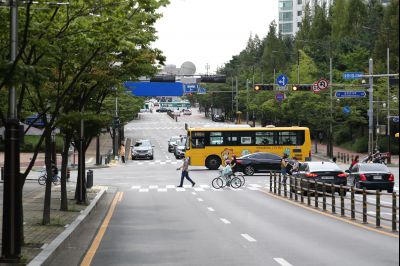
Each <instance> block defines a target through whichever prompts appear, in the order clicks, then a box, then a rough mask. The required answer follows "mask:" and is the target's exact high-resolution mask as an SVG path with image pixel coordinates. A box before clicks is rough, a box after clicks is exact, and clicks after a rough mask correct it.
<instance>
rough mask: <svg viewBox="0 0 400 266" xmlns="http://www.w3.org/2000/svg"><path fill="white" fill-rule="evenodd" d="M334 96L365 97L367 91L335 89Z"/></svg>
mask: <svg viewBox="0 0 400 266" xmlns="http://www.w3.org/2000/svg"><path fill="white" fill-rule="evenodd" d="M335 95H336V98H365V97H367V93H366V92H365V91H337V92H336V93H335Z"/></svg>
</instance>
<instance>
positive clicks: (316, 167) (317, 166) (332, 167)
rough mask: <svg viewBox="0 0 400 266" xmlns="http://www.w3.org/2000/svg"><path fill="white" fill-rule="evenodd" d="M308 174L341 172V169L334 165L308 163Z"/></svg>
mask: <svg viewBox="0 0 400 266" xmlns="http://www.w3.org/2000/svg"><path fill="white" fill-rule="evenodd" d="M308 166H309V168H310V172H320V171H332V172H342V169H340V167H339V166H338V165H337V164H334V163H309V164H308Z"/></svg>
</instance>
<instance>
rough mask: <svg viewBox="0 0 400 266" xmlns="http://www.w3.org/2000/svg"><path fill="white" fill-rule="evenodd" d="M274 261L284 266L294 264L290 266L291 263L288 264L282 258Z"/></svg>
mask: <svg viewBox="0 0 400 266" xmlns="http://www.w3.org/2000/svg"><path fill="white" fill-rule="evenodd" d="M274 260H275V261H276V262H277V263H279V264H280V265H282V266H293V265H292V264H290V263H289V262H287V261H286V260H285V259H282V258H274Z"/></svg>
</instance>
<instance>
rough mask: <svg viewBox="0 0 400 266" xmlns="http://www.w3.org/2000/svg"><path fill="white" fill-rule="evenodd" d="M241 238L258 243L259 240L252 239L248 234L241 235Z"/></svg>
mask: <svg viewBox="0 0 400 266" xmlns="http://www.w3.org/2000/svg"><path fill="white" fill-rule="evenodd" d="M241 236H242V237H244V239H246V240H247V241H249V242H257V240H255V239H254V238H252V237H251V236H249V235H248V234H241Z"/></svg>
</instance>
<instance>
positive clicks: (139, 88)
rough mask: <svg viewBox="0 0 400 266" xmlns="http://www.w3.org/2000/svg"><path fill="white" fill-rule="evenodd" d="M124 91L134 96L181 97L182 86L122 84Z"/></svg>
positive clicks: (174, 84)
mask: <svg viewBox="0 0 400 266" xmlns="http://www.w3.org/2000/svg"><path fill="white" fill-rule="evenodd" d="M124 85H125V87H126V89H127V90H128V91H130V92H132V94H133V95H135V96H145V97H157V96H165V97H171V96H183V84H182V83H178V82H174V83H172V82H171V83H168V82H131V81H127V82H125V83H124Z"/></svg>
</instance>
